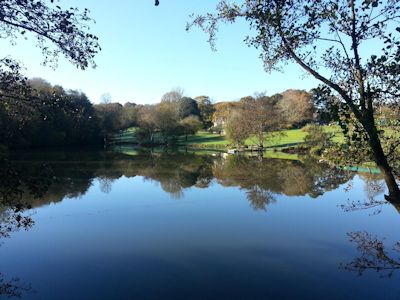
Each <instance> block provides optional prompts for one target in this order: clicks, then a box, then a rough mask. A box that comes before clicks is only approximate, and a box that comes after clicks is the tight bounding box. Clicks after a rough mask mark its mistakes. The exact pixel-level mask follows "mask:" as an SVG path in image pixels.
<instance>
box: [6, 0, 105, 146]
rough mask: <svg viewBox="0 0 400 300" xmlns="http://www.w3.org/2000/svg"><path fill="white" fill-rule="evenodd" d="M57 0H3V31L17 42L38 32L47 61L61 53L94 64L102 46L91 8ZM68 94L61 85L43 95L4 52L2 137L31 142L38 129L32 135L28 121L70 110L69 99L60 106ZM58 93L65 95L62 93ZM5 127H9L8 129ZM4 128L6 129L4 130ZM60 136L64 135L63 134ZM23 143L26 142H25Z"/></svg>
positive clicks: (77, 63)
mask: <svg viewBox="0 0 400 300" xmlns="http://www.w3.org/2000/svg"><path fill="white" fill-rule="evenodd" d="M53 2H54V1H51V3H48V1H43V0H37V1H19V0H4V1H1V2H0V37H1V38H3V39H6V40H8V41H10V43H12V44H15V43H16V42H17V41H18V38H19V37H21V36H22V37H24V38H29V37H35V38H36V39H37V46H38V47H39V48H40V49H41V50H42V54H43V56H44V64H50V65H52V66H53V67H55V66H56V64H57V60H58V57H59V55H63V56H64V57H66V58H67V59H68V60H70V61H71V62H72V63H73V64H74V65H75V66H77V67H78V68H81V69H86V68H87V67H89V66H93V67H94V66H95V62H94V57H95V55H96V54H97V53H98V52H99V51H100V50H101V49H100V46H99V44H98V38H97V37H96V36H95V35H93V34H91V33H89V24H90V22H91V21H92V20H91V19H90V17H89V14H88V10H86V9H85V10H84V11H79V10H78V9H77V8H69V9H62V8H61V7H60V6H58V5H56V4H54V3H53ZM59 90H60V89H59ZM60 91H61V90H60ZM67 94H68V93H64V92H63V91H61V92H60V93H55V94H54V95H51V94H49V93H47V92H46V93H45V95H44V96H43V97H42V95H38V94H37V93H36V92H35V91H34V88H32V86H31V85H30V83H29V82H28V81H27V78H26V77H25V76H23V74H22V73H21V65H20V64H19V63H18V62H16V61H14V60H13V59H12V58H11V57H5V58H1V59H0V100H1V105H0V114H1V115H2V116H3V117H5V120H2V121H3V122H1V124H0V126H1V127H2V128H1V131H2V133H1V134H0V135H1V138H2V142H3V143H5V144H8V145H11V144H13V143H12V142H11V141H10V138H17V139H18V140H19V142H21V141H22V140H25V141H26V142H28V144H29V143H30V142H31V141H33V138H32V137H33V136H34V135H30V133H31V131H30V130H29V128H28V127H27V126H26V125H27V123H28V122H33V121H34V120H35V122H36V124H40V126H44V125H45V124H44V122H43V121H46V120H48V118H47V117H48V116H49V114H50V115H51V111H52V110H54V111H56V112H57V114H60V113H61V110H68V105H67V106H66V107H64V108H62V109H61V108H60V106H61V105H66V104H68V103H69V102H68V101H67V100H66V99H67V98H68V97H69V96H68V95H67ZM57 95H58V96H62V98H60V99H58V98H57V97H56V96H57ZM44 98H45V99H44ZM52 107H53V108H52ZM68 113H72V111H69V112H68ZM70 116H71V115H70ZM62 120H65V118H63V119H62ZM48 124H50V122H47V123H46V125H45V127H46V128H47V129H49V128H50V127H49V126H47V125H48ZM52 124H53V125H54V124H55V123H54V122H53V123H52ZM31 125H32V123H31ZM4 127H8V128H7V129H6V130H3V128H4ZM22 128H24V130H25V133H26V134H25V136H24V135H23V134H21V129H22ZM9 129H11V130H9ZM18 130H19V131H18ZM4 132H6V134H3V133H4ZM10 133H11V135H12V134H13V133H15V135H14V136H11V135H10ZM59 133H60V132H59ZM58 137H61V139H63V137H62V135H58ZM47 140H48V141H49V139H47ZM14 141H15V140H14ZM18 144H19V145H22V143H18Z"/></svg>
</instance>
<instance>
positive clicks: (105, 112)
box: [94, 103, 123, 143]
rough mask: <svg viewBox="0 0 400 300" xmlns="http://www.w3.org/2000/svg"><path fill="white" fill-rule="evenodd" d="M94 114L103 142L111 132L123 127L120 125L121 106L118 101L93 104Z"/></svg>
mask: <svg viewBox="0 0 400 300" xmlns="http://www.w3.org/2000/svg"><path fill="white" fill-rule="evenodd" d="M94 107H95V110H96V116H97V119H98V121H99V126H100V128H101V133H102V136H103V139H104V142H105V143H106V142H107V138H108V137H109V135H110V134H111V133H115V132H118V131H119V130H121V129H122V128H123V125H122V112H123V107H122V105H121V104H119V103H109V104H98V105H95V106H94Z"/></svg>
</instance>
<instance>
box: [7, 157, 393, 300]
mask: <svg viewBox="0 0 400 300" xmlns="http://www.w3.org/2000/svg"><path fill="white" fill-rule="evenodd" d="M10 166H11V167H10V168H11V169H12V171H13V172H14V173H12V174H18V178H19V179H20V180H21V181H22V183H23V185H22V187H20V189H22V190H23V191H24V193H23V194H22V195H21V194H18V193H15V195H11V193H12V191H11V190H7V188H9V186H5V184H4V183H3V186H2V189H3V197H4V195H5V194H6V193H8V195H10V197H8V198H7V199H8V200H7V204H4V205H3V206H0V216H1V217H0V224H1V227H0V228H1V235H0V237H1V239H0V243H1V245H0V273H1V277H0V294H2V295H3V296H0V298H1V297H4V298H7V296H12V295H14V296H20V297H21V298H22V299H400V284H399V282H400V281H399V279H400V275H399V274H400V270H398V271H397V269H399V268H400V257H399V256H400V255H399V254H400V246H398V245H397V247H398V248H396V243H397V242H399V241H400V232H399V228H400V215H399V211H398V210H397V209H396V207H395V206H394V205H392V204H390V203H384V202H383V201H382V200H383V192H384V186H383V185H382V182H381V181H380V179H379V177H377V176H376V175H371V174H366V173H365V174H362V173H360V174H356V173H348V172H345V171H341V170H338V169H331V168H329V167H327V166H324V165H320V164H317V163H315V162H314V161H312V160H311V159H307V158H304V159H302V161H283V160H273V159H265V158H264V159H261V158H257V157H254V158H243V157H242V158H238V157H234V156H230V157H225V158H224V157H221V156H219V155H214V156H212V155H206V154H204V155H194V154H187V153H186V154H159V153H158V154H136V155H126V154H123V153H110V152H109V153H106V152H97V153H95V152H87V151H82V152H80V153H75V152H68V153H57V152H53V153H30V154H25V155H18V156H15V157H13V159H12V163H11V164H10ZM10 178H11V177H10ZM9 185H10V184H9ZM32 190H33V192H34V193H33V195H32V194H30V193H29V192H28V191H31V192H32ZM4 191H5V192H4ZM34 196H36V197H34ZM13 199H15V200H13ZM13 201H16V202H15V203H17V204H15V205H16V206H17V207H19V205H20V203H23V204H24V205H28V206H32V209H30V210H27V211H23V212H22V216H23V217H26V218H27V220H30V219H31V221H33V222H34V224H31V223H29V224H25V225H27V226H26V227H28V228H26V229H27V230H25V229H24V228H18V224H19V223H18V222H16V219H15V216H13V214H17V215H21V212H19V211H18V209H17V211H16V209H15V208H13V209H10V207H13V205H14V203H13ZM366 206H368V207H369V208H367V207H366ZM18 221H21V220H19V219H18ZM22 227H23V226H22ZM367 265H368V267H370V268H371V269H369V268H367V269H365V270H364V267H365V266H367ZM377 270H378V271H377Z"/></svg>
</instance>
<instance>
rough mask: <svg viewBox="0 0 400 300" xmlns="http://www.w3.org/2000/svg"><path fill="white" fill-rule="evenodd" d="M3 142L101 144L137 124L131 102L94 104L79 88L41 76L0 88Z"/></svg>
mask: <svg viewBox="0 0 400 300" xmlns="http://www.w3.org/2000/svg"><path fill="white" fill-rule="evenodd" d="M0 99H1V101H0V139H1V141H0V144H1V145H2V146H6V147H8V148H25V147H47V146H74V145H94V144H102V143H103V142H104V137H106V136H107V135H109V134H111V133H114V132H117V131H119V130H122V129H124V128H129V127H130V126H135V125H136V123H132V122H131V120H132V119H135V118H134V117H132V116H131V114H132V113H133V114H134V113H135V110H132V106H134V105H131V104H129V103H128V104H126V105H125V106H122V105H120V104H115V103H112V104H107V105H103V104H99V105H94V104H92V103H91V102H90V101H89V99H88V97H87V96H86V95H85V94H84V93H82V92H79V91H75V90H65V89H64V88H63V87H61V86H59V85H55V86H53V85H51V84H50V83H48V82H46V81H45V80H43V79H40V78H34V79H30V80H26V81H22V82H21V83H19V84H18V85H17V86H14V87H13V88H12V90H6V91H3V90H0Z"/></svg>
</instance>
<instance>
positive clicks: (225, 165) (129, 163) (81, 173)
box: [14, 152, 354, 209]
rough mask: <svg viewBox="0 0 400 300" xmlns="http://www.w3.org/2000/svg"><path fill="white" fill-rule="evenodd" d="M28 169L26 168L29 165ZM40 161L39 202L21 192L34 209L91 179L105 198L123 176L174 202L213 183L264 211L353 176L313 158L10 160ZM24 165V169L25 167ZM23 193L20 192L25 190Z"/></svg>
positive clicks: (34, 165)
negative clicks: (279, 198) (237, 191)
mask: <svg viewBox="0 0 400 300" xmlns="http://www.w3.org/2000/svg"><path fill="white" fill-rule="evenodd" d="M26 161H28V162H29V163H28V164H29V168H26V165H27V162H26ZM44 162H46V167H47V169H48V170H51V171H50V172H49V171H48V174H49V173H51V175H52V176H51V177H49V176H42V175H41V174H38V175H37V176H35V179H37V180H41V179H43V180H44V182H43V183H41V184H39V185H40V186H41V187H43V186H46V185H47V191H46V192H44V191H42V192H43V195H42V196H41V197H33V198H32V197H31V195H30V194H29V193H22V194H21V195H20V198H21V200H22V202H24V203H27V204H29V205H31V206H33V207H37V206H40V205H44V204H48V203H51V202H59V201H62V200H63V199H64V198H78V197H80V196H82V195H84V194H85V193H86V192H87V191H88V189H89V188H90V187H91V186H92V184H93V182H94V181H95V180H98V181H99V182H100V188H101V190H102V192H104V193H110V192H111V191H112V185H113V182H114V181H115V180H117V179H119V178H121V177H127V178H133V177H135V176H141V177H143V178H144V179H145V180H150V181H154V182H157V183H159V184H160V186H161V187H162V189H163V190H164V191H165V192H167V193H169V194H170V195H171V196H172V197H173V198H176V199H179V198H182V197H183V195H184V192H185V190H186V189H190V188H192V187H197V188H207V187H209V185H210V184H211V183H212V182H213V180H216V181H217V182H218V183H219V184H220V185H222V186H225V187H240V188H241V189H243V190H245V191H246V194H247V195H248V200H249V201H250V203H251V205H252V206H253V207H254V208H257V209H265V208H266V206H267V205H268V204H269V203H272V202H274V194H275V195H276V194H283V195H287V196H304V195H309V196H310V197H313V198H316V197H318V196H320V195H322V194H324V193H325V192H327V191H330V190H334V189H336V188H337V187H338V186H339V185H341V184H343V183H346V182H347V181H349V180H350V179H351V178H352V177H353V176H354V174H353V173H350V172H347V171H342V170H338V169H335V168H329V167H327V166H326V165H321V164H318V163H317V162H316V161H314V160H311V159H304V161H302V162H300V161H290V160H278V159H261V160H260V159H257V158H251V157H237V156H229V157H227V158H223V157H222V156H209V155H203V156H202V155H196V154H190V153H175V154H168V153H161V154H142V155H136V156H127V155H124V154H120V153H112V152H102V153H90V154H89V153H87V154H76V153H65V154H62V157H61V158H60V157H54V160H53V161H52V158H51V156H50V157H47V158H46V160H45V161H43V160H42V158H41V157H40V156H39V155H38V156H35V155H30V156H27V157H24V159H22V160H19V161H14V165H15V166H19V167H20V170H22V169H25V170H28V169H29V170H34V169H36V170H37V169H41V168H42V166H43V164H44ZM24 165H25V166H24ZM23 188H24V187H23Z"/></svg>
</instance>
